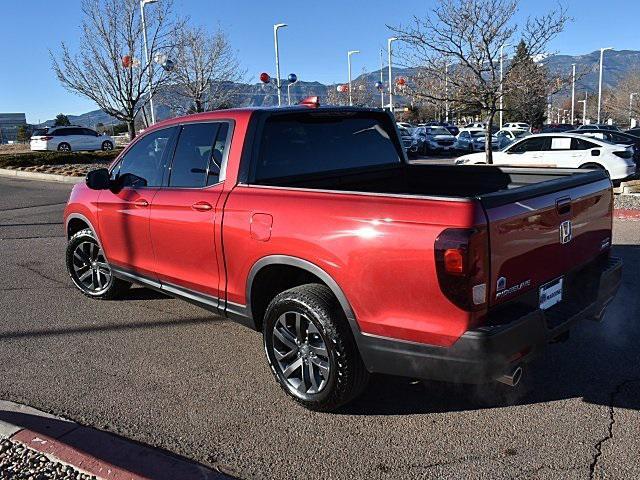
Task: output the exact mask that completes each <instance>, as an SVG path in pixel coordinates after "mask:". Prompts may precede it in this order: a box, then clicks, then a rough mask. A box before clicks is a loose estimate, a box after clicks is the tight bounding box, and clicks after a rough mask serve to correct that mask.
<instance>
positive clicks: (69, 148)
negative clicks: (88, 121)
mask: <svg viewBox="0 0 640 480" xmlns="http://www.w3.org/2000/svg"><path fill="white" fill-rule="evenodd" d="M115 144H116V142H115V141H114V140H113V138H111V137H110V136H109V135H106V134H103V135H100V134H99V133H98V132H96V131H95V130H92V129H90V128H85V127H80V126H77V125H72V126H65V127H49V128H38V129H36V130H35V131H34V132H33V135H32V136H31V141H30V147H31V150H57V151H59V152H77V151H81V150H113V148H114V147H115Z"/></svg>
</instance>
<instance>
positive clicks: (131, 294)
mask: <svg viewBox="0 0 640 480" xmlns="http://www.w3.org/2000/svg"><path fill="white" fill-rule="evenodd" d="M168 298H172V297H171V296H170V295H167V294H166V293H162V292H159V291H158V290H154V289H152V288H146V287H133V288H130V289H129V290H127V291H126V292H125V293H124V294H123V295H122V297H120V298H118V300H119V301H120V300H166V299H168Z"/></svg>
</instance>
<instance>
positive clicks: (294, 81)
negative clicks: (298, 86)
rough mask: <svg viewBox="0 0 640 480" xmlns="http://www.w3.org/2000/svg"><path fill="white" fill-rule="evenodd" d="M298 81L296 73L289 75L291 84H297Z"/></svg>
mask: <svg viewBox="0 0 640 480" xmlns="http://www.w3.org/2000/svg"><path fill="white" fill-rule="evenodd" d="M297 81H298V76H297V75H296V74H295V73H290V74H289V83H296V82H297Z"/></svg>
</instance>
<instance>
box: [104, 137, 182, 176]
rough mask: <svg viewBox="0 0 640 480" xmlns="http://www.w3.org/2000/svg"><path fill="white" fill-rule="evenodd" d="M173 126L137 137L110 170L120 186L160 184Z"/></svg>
mask: <svg viewBox="0 0 640 480" xmlns="http://www.w3.org/2000/svg"><path fill="white" fill-rule="evenodd" d="M174 131H175V128H165V129H163V130H158V131H155V132H151V133H148V134H147V135H145V136H144V137H142V138H141V139H139V140H138V141H137V142H136V143H135V144H133V146H132V147H131V148H130V149H129V151H128V152H127V153H126V154H125V155H124V157H123V158H122V160H121V161H120V163H119V164H118V165H117V166H116V167H115V168H114V169H113V170H112V171H111V178H112V179H117V180H120V181H121V182H122V183H121V186H122V187H133V188H139V187H158V186H160V185H161V184H162V174H163V172H164V167H165V162H164V161H163V158H164V154H165V150H166V146H167V143H168V142H169V139H170V138H171V135H172V134H173V132H174Z"/></svg>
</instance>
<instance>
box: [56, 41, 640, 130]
mask: <svg viewBox="0 0 640 480" xmlns="http://www.w3.org/2000/svg"><path fill="white" fill-rule="evenodd" d="M540 62H541V63H543V64H545V65H546V66H547V67H548V68H549V71H550V73H551V75H552V76H558V77H565V78H566V77H568V76H569V75H571V68H572V67H571V66H572V64H575V65H576V72H577V74H578V80H577V81H576V94H577V95H581V92H584V91H589V92H596V91H597V89H598V73H599V62H600V51H595V52H591V53H588V54H585V55H575V56H571V55H550V56H547V57H545V58H543V59H540ZM604 66H605V68H604V77H603V84H604V87H605V88H615V87H616V86H617V85H618V84H619V82H620V81H621V80H622V79H623V78H624V77H625V76H627V75H629V73H631V72H633V71H640V51H636V50H611V51H607V52H605V62H604ZM412 70H413V69H408V68H394V69H393V75H394V77H398V76H404V77H409V76H411V73H412ZM382 73H383V78H387V70H386V69H385V70H384V71H383V72H382ZM379 80H380V70H375V71H372V72H368V73H363V74H362V75H360V76H359V77H357V78H356V79H355V80H354V81H356V82H362V83H364V84H365V85H366V84H371V88H372V89H373V88H374V87H373V86H374V84H375V82H376V81H379ZM335 88H336V84H333V85H325V84H323V83H320V82H306V81H302V80H300V81H298V82H297V83H296V84H294V85H293V86H292V87H291V96H292V102H294V101H298V100H300V99H301V98H304V97H307V96H312V95H317V96H319V97H321V99H323V98H326V97H327V93H328V92H329V89H335ZM236 91H237V93H236V95H237V97H238V101H237V102H234V103H236V104H237V105H242V106H272V105H275V104H276V103H277V96H276V90H275V88H274V86H273V85H271V84H268V85H264V84H261V83H260V84H238V85H237V89H236ZM283 93H284V101H285V103H286V89H283ZM156 108H157V117H158V118H159V119H162V118H166V117H168V116H169V113H170V112H169V109H168V108H166V107H164V106H163V105H161V104H160V105H159V106H157V107H156ZM68 117H69V120H70V121H71V123H73V124H75V125H82V126H86V127H95V126H96V124H98V123H102V124H104V125H111V124H116V123H119V121H118V120H116V119H114V118H113V117H111V116H109V115H107V114H106V113H105V112H103V111H102V110H93V111H91V112H87V113H84V114H82V115H68ZM45 124H46V125H52V124H53V120H48V121H47V122H45Z"/></svg>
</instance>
